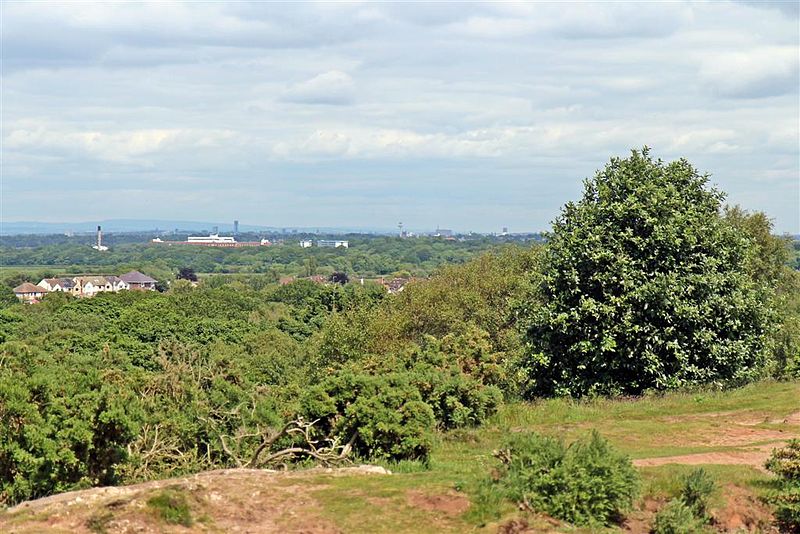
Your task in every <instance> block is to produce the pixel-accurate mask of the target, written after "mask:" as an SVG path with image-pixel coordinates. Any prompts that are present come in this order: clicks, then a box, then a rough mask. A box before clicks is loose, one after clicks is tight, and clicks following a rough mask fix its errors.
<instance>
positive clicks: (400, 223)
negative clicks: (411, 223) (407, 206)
mask: <svg viewBox="0 0 800 534" xmlns="http://www.w3.org/2000/svg"><path fill="white" fill-rule="evenodd" d="M397 227H398V228H399V229H400V237H404V234H403V223H402V222H399V223H397Z"/></svg>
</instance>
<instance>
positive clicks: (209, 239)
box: [150, 232, 272, 248]
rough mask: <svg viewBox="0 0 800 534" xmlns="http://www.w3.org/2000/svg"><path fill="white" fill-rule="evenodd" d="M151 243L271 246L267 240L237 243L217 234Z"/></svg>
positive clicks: (206, 245) (230, 238)
mask: <svg viewBox="0 0 800 534" xmlns="http://www.w3.org/2000/svg"><path fill="white" fill-rule="evenodd" d="M150 242H151V243H154V244H160V245H200V246H203V247H237V248H238V247H258V246H269V245H271V244H272V243H270V242H269V241H268V240H266V239H262V240H261V241H236V238H234V237H233V236H221V235H219V234H218V233H216V232H212V233H211V234H210V235H207V236H205V235H204V236H189V237H188V238H186V241H165V240H163V239H161V238H160V237H156V238H153V239H152V240H151V241H150Z"/></svg>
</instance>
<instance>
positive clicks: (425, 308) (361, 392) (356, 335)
mask: <svg viewBox="0 0 800 534" xmlns="http://www.w3.org/2000/svg"><path fill="white" fill-rule="evenodd" d="M351 242H352V241H351ZM59 247H64V245H51V246H46V247H42V248H36V249H4V250H3V252H2V253H3V255H4V261H7V263H13V264H18V265H26V264H30V265H37V266H38V265H69V266H72V265H79V264H81V263H82V262H91V264H92V265H100V266H108V267H109V269H111V267H119V266H122V265H125V266H130V267H140V268H142V269H143V270H145V272H148V273H150V274H153V275H156V276H159V275H160V276H161V277H163V278H174V276H175V273H176V272H177V270H178V269H179V268H180V267H186V266H191V267H193V268H194V269H196V270H197V271H198V272H219V271H221V270H222V271H224V270H228V269H230V270H234V271H237V272H247V273H261V272H272V271H273V270H275V271H276V274H277V273H287V272H289V273H295V272H297V273H299V274H302V273H303V272H304V270H305V272H306V273H308V272H309V271H310V270H312V268H313V270H315V271H316V270H319V271H320V272H333V271H342V272H347V273H351V274H360V275H365V274H368V273H369V274H389V273H394V272H397V271H408V272H409V273H412V274H428V273H430V274H431V276H430V278H428V279H425V280H419V281H416V282H412V283H411V284H409V285H408V286H407V287H406V289H405V290H404V291H403V292H401V293H398V294H394V295H389V294H387V293H386V291H385V290H384V289H383V287H381V286H379V285H377V284H371V283H366V284H363V285H362V284H357V283H349V284H336V283H331V284H327V285H325V284H318V283H314V282H311V281H307V280H299V281H296V282H293V283H291V284H288V285H282V286H281V285H278V284H276V283H271V282H272V281H273V280H271V279H267V280H261V281H259V282H257V283H256V282H255V280H256V279H255V278H253V277H243V278H239V279H237V277H227V278H220V279H217V281H214V280H215V279H214V278H208V277H206V278H204V279H201V283H200V284H199V286H198V287H192V285H191V284H189V283H188V282H186V281H180V280H178V281H174V280H173V281H172V283H171V284H170V287H169V289H168V290H166V291H164V292H120V293H116V294H100V295H98V296H96V297H94V298H91V299H83V300H80V299H75V298H72V297H70V296H68V295H63V294H51V295H48V296H47V297H46V298H45V299H44V301H43V302H41V303H40V304H37V305H28V306H26V305H22V304H17V303H15V302H14V300H13V296H12V297H10V298H8V295H7V294H6V296H5V297H4V300H3V308H2V309H1V310H0V343H2V345H0V502H6V503H13V502H18V501H21V500H24V499H30V498H33V497H39V496H43V495H47V494H51V493H54V492H60V491H65V490H69V489H73V488H78V487H85V486H92V485H100V484H120V483H126V482H131V481H138V480H146V479H151V478H159V477H167V476H173V475H177V474H180V473H188V472H194V471H198V470H202V469H209V468H215V467H223V466H267V465H281V464H288V465H306V464H308V463H316V462H322V463H327V464H335V463H337V462H338V461H341V460H343V459H344V458H349V457H352V458H360V459H365V460H371V461H387V462H398V461H412V462H419V463H420V464H421V465H423V466H424V464H425V463H426V461H427V459H428V454H429V451H430V448H431V443H432V440H433V439H434V438H435V435H436V433H437V432H443V431H448V430H451V429H457V428H463V427H471V426H476V425H480V424H481V422H482V421H484V420H485V419H486V418H487V417H488V416H490V415H491V414H492V413H494V411H495V410H496V409H497V407H498V406H499V405H500V404H501V403H504V402H516V401H520V400H530V399H534V398H537V397H542V396H573V397H585V396H596V395H641V394H645V393H648V392H654V391H661V390H668V389H678V388H686V387H695V386H700V385H703V386H708V385H712V386H713V387H732V386H736V385H740V384H743V383H746V382H750V381H754V380H758V379H764V378H774V379H787V378H792V377H794V378H800V273H798V271H797V270H796V269H795V262H796V261H797V260H796V249H793V245H792V243H791V242H790V241H788V240H786V239H783V238H780V237H776V236H774V235H773V234H772V227H771V223H770V220H769V219H768V218H767V217H766V216H765V215H763V214H761V213H747V212H745V211H743V210H741V209H739V208H735V207H734V208H731V207H725V205H724V195H723V194H722V193H721V192H718V191H716V190H714V189H712V188H710V187H709V186H708V183H707V178H706V177H705V176H703V175H700V174H698V172H697V171H696V170H695V169H694V168H693V167H692V166H691V165H689V164H688V163H687V162H685V161H682V160H681V161H677V162H673V163H664V162H661V161H659V160H654V159H652V158H651V157H650V155H649V153H648V152H647V150H644V151H641V152H639V151H634V152H633V154H632V155H631V157H630V158H627V159H614V160H612V161H611V162H610V163H609V164H608V165H607V166H606V167H605V168H604V169H603V170H601V171H600V172H598V174H597V175H596V176H595V177H594V178H592V179H590V180H587V182H586V189H585V193H584V196H583V197H582V198H581V199H579V200H577V201H576V202H572V203H569V204H567V205H566V206H565V207H564V209H563V211H562V214H561V216H560V217H559V218H558V219H557V220H556V221H555V222H554V225H553V230H552V232H551V233H550V234H549V235H548V236H547V241H546V243H544V244H531V243H528V244H507V245H502V246H499V245H498V244H497V243H496V242H495V241H490V240H474V241H466V242H463V243H462V242H449V241H436V240H432V239H420V240H400V239H398V238H388V237H387V238H371V239H368V240H366V239H365V240H364V242H363V243H356V244H355V246H354V248H353V249H350V250H347V251H341V250H315V251H313V255H312V256H308V251H307V250H303V249H300V248H299V247H289V246H284V247H273V248H269V249H263V250H262V249H252V250H251V249H241V250H234V251H223V250H215V249H196V248H192V249H190V250H185V249H184V248H176V247H173V248H168V247H163V248H158V247H143V246H140V245H120V246H119V247H115V249H114V250H113V251H112V252H110V253H109V254H107V255H104V256H103V259H102V261H98V260H97V257H96V256H93V257H91V259H86V257H84V256H83V255H86V256H87V257H88V255H89V254H91V252H86V251H85V250H84V249H82V248H78V247H67V248H59ZM6 254H8V257H5V256H6ZM310 258H315V262H314V263H312V264H311V265H309V263H311V262H310V261H309V260H310ZM276 265H277V267H276ZM148 267H149V268H150V270H149V271H148V270H147V268H148ZM159 271H160V272H159ZM24 274H25V273H23V275H24ZM39 274H41V273H37V275H39ZM6 276H7V280H6V282H7V283H11V282H13V281H15V280H14V279H12V278H13V277H11V278H9V275H8V274H7V275H6ZM13 276H20V275H17V274H15V275H13ZM592 443H594V442H592ZM598 443H599V442H598ZM548 446H550V445H548ZM586 446H587V447H595V446H596V447H601V448H602V444H597V443H595V444H594V445H592V444H589V445H586ZM559 454H568V453H566V452H563V451H562V452H561V453H559ZM569 454H571V453H569ZM614 461H615V462H616V461H617V460H614ZM510 465H513V463H512V464H510ZM509 469H511V467H509ZM625 476H628V475H627V474H626V475H625ZM626 498H627V497H626Z"/></svg>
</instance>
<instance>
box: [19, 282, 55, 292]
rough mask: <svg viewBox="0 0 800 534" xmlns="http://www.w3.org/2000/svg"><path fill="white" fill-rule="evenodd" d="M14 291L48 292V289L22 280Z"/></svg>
mask: <svg viewBox="0 0 800 534" xmlns="http://www.w3.org/2000/svg"><path fill="white" fill-rule="evenodd" d="M14 293H49V291H48V290H47V289H45V288H43V287H41V286H36V285H33V284H31V283H30V282H24V283H22V284H20V285H18V286H17V287H15V288H14Z"/></svg>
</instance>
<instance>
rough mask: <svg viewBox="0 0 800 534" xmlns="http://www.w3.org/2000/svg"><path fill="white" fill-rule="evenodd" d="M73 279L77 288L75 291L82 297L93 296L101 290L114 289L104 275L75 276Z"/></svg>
mask: <svg viewBox="0 0 800 534" xmlns="http://www.w3.org/2000/svg"><path fill="white" fill-rule="evenodd" d="M74 280H75V286H76V287H77V288H78V290H77V291H76V293H78V294H79V295H81V296H84V297H93V296H95V295H96V294H98V293H100V292H102V291H113V290H114V287H113V286H112V285H111V282H109V281H108V280H107V279H106V277H105V276H76V277H75V278H74Z"/></svg>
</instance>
